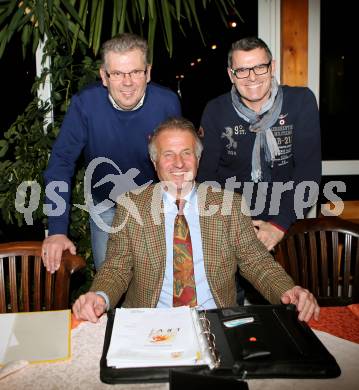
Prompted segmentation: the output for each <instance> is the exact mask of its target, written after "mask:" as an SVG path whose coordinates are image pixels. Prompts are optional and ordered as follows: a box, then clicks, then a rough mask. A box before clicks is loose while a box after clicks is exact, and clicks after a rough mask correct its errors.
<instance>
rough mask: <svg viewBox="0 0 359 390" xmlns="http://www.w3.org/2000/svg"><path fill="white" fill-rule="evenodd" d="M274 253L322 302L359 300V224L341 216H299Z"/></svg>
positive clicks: (349, 302) (288, 270)
mask: <svg viewBox="0 0 359 390" xmlns="http://www.w3.org/2000/svg"><path fill="white" fill-rule="evenodd" d="M274 257H275V259H276V260H277V261H278V262H279V263H280V264H281V265H282V266H283V267H284V268H285V270H286V271H287V272H288V274H289V275H290V276H291V277H292V278H293V279H294V281H295V283H296V284H299V285H301V286H303V287H306V288H308V289H309V290H310V291H311V292H312V293H313V294H314V295H315V296H316V297H317V299H318V302H319V304H320V305H322V306H342V305H348V304H351V303H356V302H359V224H356V223H353V222H349V221H345V220H343V219H341V218H338V217H321V218H310V219H303V220H299V221H297V222H296V223H295V224H294V225H293V226H292V227H291V228H290V229H289V231H288V232H287V234H286V235H285V237H284V238H283V240H282V241H281V242H280V243H279V244H278V245H277V247H276V248H275V253H274Z"/></svg>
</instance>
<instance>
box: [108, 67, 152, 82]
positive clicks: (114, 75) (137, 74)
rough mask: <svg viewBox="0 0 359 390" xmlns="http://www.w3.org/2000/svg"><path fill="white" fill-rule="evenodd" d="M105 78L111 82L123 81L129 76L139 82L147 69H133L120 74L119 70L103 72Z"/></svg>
mask: <svg viewBox="0 0 359 390" xmlns="http://www.w3.org/2000/svg"><path fill="white" fill-rule="evenodd" d="M105 73H106V76H107V77H108V78H109V79H111V80H115V81H117V80H123V79H124V78H125V76H126V75H129V76H130V78H131V79H132V80H140V79H142V77H144V75H145V74H146V73H147V69H145V70H143V69H135V70H132V71H131V72H120V71H119V70H115V71H113V72H107V70H106V71H105Z"/></svg>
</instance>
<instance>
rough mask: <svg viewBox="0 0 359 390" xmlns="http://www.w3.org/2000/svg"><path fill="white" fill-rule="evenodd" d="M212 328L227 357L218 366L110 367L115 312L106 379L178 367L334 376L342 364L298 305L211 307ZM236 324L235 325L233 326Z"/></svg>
mask: <svg viewBox="0 0 359 390" xmlns="http://www.w3.org/2000/svg"><path fill="white" fill-rule="evenodd" d="M205 315H206V317H207V318H208V319H209V321H210V327H211V332H212V333H213V334H214V335H215V345H216V349H217V351H218V353H219V355H220V357H221V362H220V365H219V367H218V368H216V369H213V370H210V369H209V368H208V367H207V366H191V367H187V366H186V367H141V368H114V367H108V366H107V361H106V356H107V351H108V348H109V344H110V340H111V333H112V326H113V320H114V312H109V313H108V322H107V328H106V334H105V340H104V346H103V352H102V357H101V361H100V379H101V380H102V381H103V382H105V383H110V384H114V383H136V382H137V383H140V382H166V381H168V380H169V377H170V372H171V371H172V370H176V371H178V370H180V371H183V372H187V373H189V374H191V373H196V374H201V375H204V376H216V377H218V378H220V377H225V378H236V379H248V378H334V377H337V376H339V375H340V368H339V366H338V364H337V362H336V360H335V359H334V357H333V356H332V355H331V354H330V353H329V352H328V350H327V349H326V348H325V347H324V345H323V344H322V343H321V341H320V340H319V339H318V338H317V336H316V335H315V334H314V333H313V331H312V330H311V329H310V327H309V326H308V325H307V324H306V323H305V322H301V321H299V320H298V319H297V312H296V309H295V306H293V305H263V306H255V305H253V306H240V307H232V308H227V309H215V310H208V311H207V312H206V313H205ZM229 326H230V327H229Z"/></svg>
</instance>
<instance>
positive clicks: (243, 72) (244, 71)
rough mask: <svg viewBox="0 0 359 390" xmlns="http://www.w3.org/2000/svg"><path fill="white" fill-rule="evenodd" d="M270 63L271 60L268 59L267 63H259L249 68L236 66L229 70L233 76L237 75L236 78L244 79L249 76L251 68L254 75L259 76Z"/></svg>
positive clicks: (264, 72)
mask: <svg viewBox="0 0 359 390" xmlns="http://www.w3.org/2000/svg"><path fill="white" fill-rule="evenodd" d="M271 64H272V61H269V62H268V63H267V64H259V65H256V66H252V67H251V68H238V69H232V68H231V72H232V74H233V75H234V76H236V77H237V79H246V78H247V77H249V75H250V73H251V70H253V72H254V74H255V75H256V76H261V75H263V74H266V73H267V72H268V69H269V67H270V66H271Z"/></svg>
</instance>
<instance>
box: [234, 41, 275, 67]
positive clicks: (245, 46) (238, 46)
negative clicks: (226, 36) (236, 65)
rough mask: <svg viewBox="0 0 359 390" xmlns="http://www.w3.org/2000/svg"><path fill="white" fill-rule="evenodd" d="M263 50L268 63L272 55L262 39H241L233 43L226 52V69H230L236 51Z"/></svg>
mask: <svg viewBox="0 0 359 390" xmlns="http://www.w3.org/2000/svg"><path fill="white" fill-rule="evenodd" d="M258 48H260V49H264V50H265V51H266V54H267V56H268V62H271V61H272V53H271V51H270V50H269V47H268V46H267V44H266V43H265V42H264V41H262V39H260V38H257V37H247V38H242V39H240V40H239V41H236V42H233V43H232V46H231V48H230V50H229V52H228V68H232V56H233V52H234V51H236V50H243V51H251V50H254V49H258Z"/></svg>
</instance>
